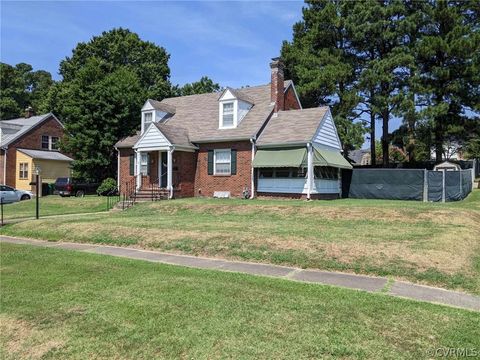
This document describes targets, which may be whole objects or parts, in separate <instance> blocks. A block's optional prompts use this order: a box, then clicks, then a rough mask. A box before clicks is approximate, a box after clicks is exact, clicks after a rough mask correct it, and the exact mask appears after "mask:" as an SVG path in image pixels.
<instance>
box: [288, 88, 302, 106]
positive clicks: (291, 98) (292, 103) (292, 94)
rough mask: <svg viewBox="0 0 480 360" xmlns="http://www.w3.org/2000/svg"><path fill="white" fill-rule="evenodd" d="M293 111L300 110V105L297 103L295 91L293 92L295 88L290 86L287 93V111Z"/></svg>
mask: <svg viewBox="0 0 480 360" xmlns="http://www.w3.org/2000/svg"><path fill="white" fill-rule="evenodd" d="M292 109H300V104H299V103H298V101H297V97H296V96H295V91H293V87H292V86H290V87H289V88H288V90H287V92H286V93H285V110H292Z"/></svg>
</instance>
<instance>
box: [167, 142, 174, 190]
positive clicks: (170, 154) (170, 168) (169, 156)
mask: <svg viewBox="0 0 480 360" xmlns="http://www.w3.org/2000/svg"><path fill="white" fill-rule="evenodd" d="M174 150H175V149H174V147H173V146H172V147H171V148H170V149H169V150H168V152H167V189H168V191H169V194H168V198H169V199H172V198H173V173H172V172H173V152H174Z"/></svg>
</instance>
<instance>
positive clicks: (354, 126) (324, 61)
mask: <svg viewBox="0 0 480 360" xmlns="http://www.w3.org/2000/svg"><path fill="white" fill-rule="evenodd" d="M306 3H307V7H305V8H304V9H303V21H301V22H298V23H296V24H295V25H294V28H293V41H292V42H291V43H289V42H286V41H285V42H284V43H283V46H282V51H281V53H282V57H283V59H284V61H285V64H286V76H287V77H289V78H291V79H292V80H294V82H295V84H296V85H297V90H298V92H299V96H300V97H301V100H302V103H303V104H304V106H306V107H311V106H319V105H329V106H331V108H332V113H333V117H334V120H335V124H336V126H337V129H338V132H339V135H340V139H341V141H342V144H343V147H344V151H345V153H347V152H348V151H349V150H352V149H355V148H358V147H360V146H361V145H362V143H363V135H364V132H365V129H364V126H363V124H362V123H361V122H359V121H358V119H359V116H360V113H359V112H358V111H357V105H358V103H359V96H358V93H357V89H356V87H355V85H356V81H357V70H356V63H355V57H354V56H352V54H351V52H350V47H351V45H350V40H349V38H348V37H347V33H346V28H345V19H346V17H347V15H348V12H349V11H350V8H351V6H350V4H349V3H346V2H341V1H328V0H321V1H306Z"/></svg>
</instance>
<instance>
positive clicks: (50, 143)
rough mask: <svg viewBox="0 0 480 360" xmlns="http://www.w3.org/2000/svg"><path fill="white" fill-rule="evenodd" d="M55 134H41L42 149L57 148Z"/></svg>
mask: <svg viewBox="0 0 480 360" xmlns="http://www.w3.org/2000/svg"><path fill="white" fill-rule="evenodd" d="M58 140H59V138H58V137H57V136H49V135H42V149H43V150H58Z"/></svg>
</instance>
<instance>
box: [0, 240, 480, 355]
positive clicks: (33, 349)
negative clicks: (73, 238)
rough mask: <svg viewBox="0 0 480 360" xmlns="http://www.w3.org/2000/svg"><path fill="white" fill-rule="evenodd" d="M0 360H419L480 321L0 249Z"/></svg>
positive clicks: (346, 294) (434, 310) (164, 268)
mask: <svg viewBox="0 0 480 360" xmlns="http://www.w3.org/2000/svg"><path fill="white" fill-rule="evenodd" d="M0 249H1V264H2V267H1V279H2V281H1V284H0V291H1V294H2V297H1V307H0V358H2V359H20V358H59V359H60V358H71V359H88V358H96V359H102V358H105V359H107V358H109V359H110V358H116V359H120V358H130V359H150V358H157V359H158V358H170V359H173V358H185V359H206V358H208V359H212V358H232V359H240V358H242V359H246V358H252V359H253V358H254V359H257V358H269V359H281V358H284V359H301V358H342V359H354V358H355V359H358V358H363V359H428V358H433V357H434V356H433V354H434V351H435V349H440V351H448V349H451V348H454V349H457V348H460V349H476V351H479V350H480V313H476V312H470V311H466V310H460V309H454V308H449V307H446V306H440V305H433V304H428V303H420V302H415V301H410V300H404V299H398V298H393V297H389V296H387V295H384V294H381V293H377V294H371V293H365V292H360V291H354V290H347V289H341V288H334V287H328V286H321V285H312V284H303V283H296V282H291V281H288V280H281V279H271V278H263V277H253V276H249V275H244V274H233V273H223V272H216V271H206V270H196V269H188V268H182V267H176V266H168V265H161V264H153V263H147V262H142V261H134V260H127V259H121V258H113V257H108V256H102V255H95V254H86V253H76V252H71V251H66V250H59V249H48V248H37V247H32V246H25V245H22V246H20V245H12V244H5V243H3V244H1V247H0Z"/></svg>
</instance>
